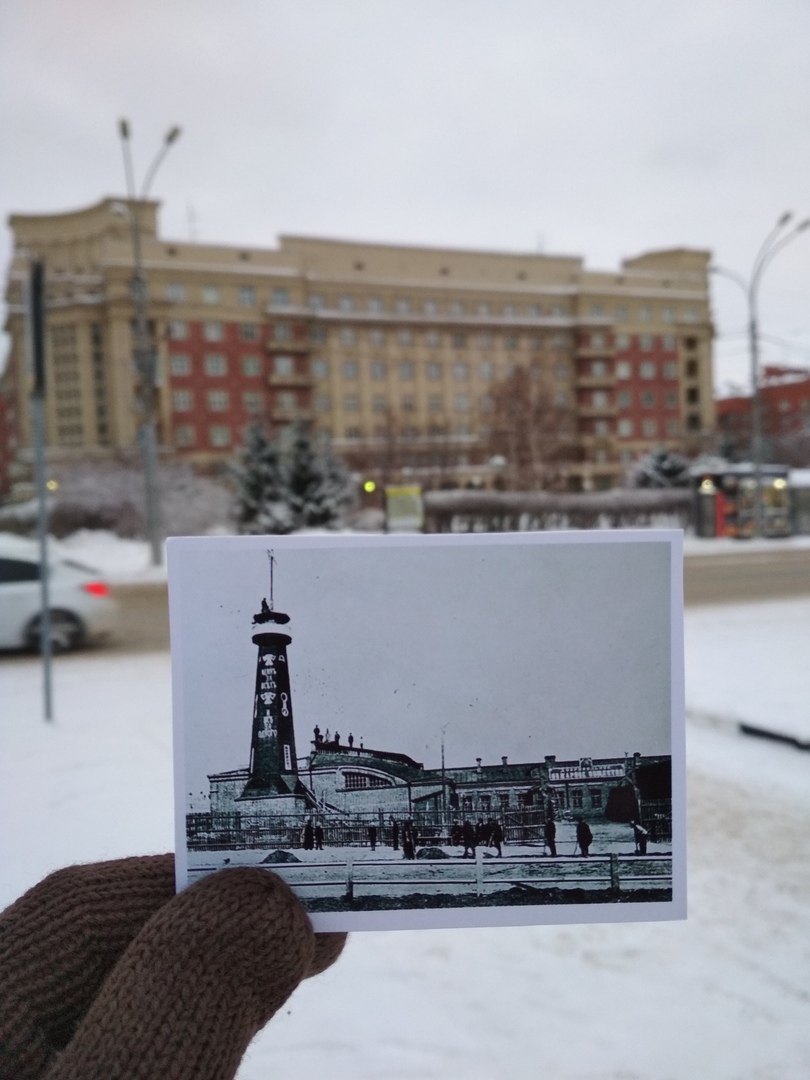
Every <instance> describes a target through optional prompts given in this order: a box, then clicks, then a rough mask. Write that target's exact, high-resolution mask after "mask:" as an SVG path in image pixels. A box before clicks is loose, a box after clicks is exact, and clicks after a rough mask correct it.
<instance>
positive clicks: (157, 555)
mask: <svg viewBox="0 0 810 1080" xmlns="http://www.w3.org/2000/svg"><path fill="white" fill-rule="evenodd" d="M118 133H119V135H120V136H121V145H122V148H123V152H124V173H125V176H126V183H127V196H128V199H129V223H130V229H131V232H132V263H133V271H132V302H133V304H134V305H135V322H134V327H133V337H134V341H135V344H134V349H133V357H134V360H135V370H136V371H137V373H138V380H139V385H138V396H137V400H138V409H139V411H140V413H141V418H142V419H141V430H140V442H141V450H142V452H143V464H144V480H145V483H146V530H147V534H148V537H149V547H150V549H151V555H152V565H153V566H159V565H160V564H161V562H162V561H163V543H162V540H163V538H162V535H161V526H160V500H159V498H158V490H157V424H156V419H155V377H156V374H157V354H156V351H155V347H154V345H153V344H152V341H151V339H150V335H149V318H148V314H147V300H148V297H147V287H146V276H145V275H144V271H143V251H142V243H141V222H140V208H141V203H143V202H145V201H146V199H147V198H148V195H149V189H150V187H151V186H152V181H153V180H154V178H155V174H156V173H157V171H158V169H159V168H160V165H161V163H162V162H163V159H164V158H165V156H166V154H167V153H168V152H169V147H170V146H171V145H172V143H173V142H175V141H176V140H177V139H178V138H179V136H180V128H179V127H172V128H170V129H169V131H168V132H167V133H166V135H165V137H164V139H163V143H162V144H161V147H160V149H159V150H158V152H157V154H156V155H155V158H154V160H153V161H152V164H151V165H150V166H149V168H148V169H147V171H146V176H145V178H144V182H143V185H142V187H141V191H140V194H138V193H137V188H136V185H135V172H134V169H133V166H132V151H131V148H130V132H129V123H128V122H127V121H126V120H121V121H119V124H118Z"/></svg>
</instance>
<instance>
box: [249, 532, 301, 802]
mask: <svg viewBox="0 0 810 1080" xmlns="http://www.w3.org/2000/svg"><path fill="white" fill-rule="evenodd" d="M268 557H269V559H270V598H269V603H268V601H267V600H262V605H261V610H260V611H258V612H257V613H256V614H255V615H254V616H253V644H254V645H256V646H257V648H258V653H257V656H256V687H255V691H254V695H253V734H252V740H251V747H250V765H249V776H248V782H247V784H246V785H245V789H244V792H243V794H242V798H243V799H256V798H258V799H261V798H267V797H271V798H272V797H273V796H275V797H279V796H281V797H284V796H293V797H296V799H297V798H300V797H301V796H302V795H303V794H304V791H303V785H302V784H301V782H300V780H299V779H298V767H297V764H296V754H295V730H294V728H293V711H292V694H291V693H290V673H289V665H288V660H287V646H288V645H289V644H290V643H291V642H292V637H291V636H290V633H289V622H290V616H289V615H285V614H284V612H281V611H275V610H274V606H273V569H274V566H275V558H274V557H273V554H272V552H268ZM291 809H292V807H291Z"/></svg>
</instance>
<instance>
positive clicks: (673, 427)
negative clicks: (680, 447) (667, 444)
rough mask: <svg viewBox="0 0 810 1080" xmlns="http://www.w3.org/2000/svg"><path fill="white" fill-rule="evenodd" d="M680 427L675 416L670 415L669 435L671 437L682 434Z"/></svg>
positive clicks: (668, 423) (668, 422)
mask: <svg viewBox="0 0 810 1080" xmlns="http://www.w3.org/2000/svg"><path fill="white" fill-rule="evenodd" d="M680 429H681V425H680V424H679V423H678V421H677V420H676V419H675V417H673V416H670V417H669V418H668V420H667V435H669V437H670V438H676V437H677V436H678V435H679V434H680Z"/></svg>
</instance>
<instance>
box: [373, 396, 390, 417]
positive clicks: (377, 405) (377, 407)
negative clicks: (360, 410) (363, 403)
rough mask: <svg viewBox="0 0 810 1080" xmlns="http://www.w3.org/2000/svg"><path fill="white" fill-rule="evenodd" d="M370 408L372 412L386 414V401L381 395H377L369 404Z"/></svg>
mask: <svg viewBox="0 0 810 1080" xmlns="http://www.w3.org/2000/svg"><path fill="white" fill-rule="evenodd" d="M371 408H372V409H373V411H374V412H379V413H385V412H388V399H387V398H384V397H383V396H382V395H381V394H377V395H376V396H375V397H374V398H373V399H372V402H371Z"/></svg>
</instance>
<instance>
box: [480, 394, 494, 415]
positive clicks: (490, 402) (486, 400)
mask: <svg viewBox="0 0 810 1080" xmlns="http://www.w3.org/2000/svg"><path fill="white" fill-rule="evenodd" d="M480 409H481V412H482V413H491V412H495V399H494V398H493V397H490V395H489V394H484V395H482V397H481V404H480Z"/></svg>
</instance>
